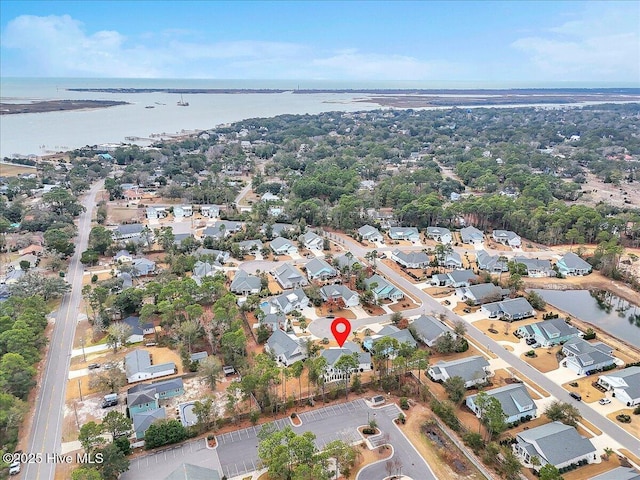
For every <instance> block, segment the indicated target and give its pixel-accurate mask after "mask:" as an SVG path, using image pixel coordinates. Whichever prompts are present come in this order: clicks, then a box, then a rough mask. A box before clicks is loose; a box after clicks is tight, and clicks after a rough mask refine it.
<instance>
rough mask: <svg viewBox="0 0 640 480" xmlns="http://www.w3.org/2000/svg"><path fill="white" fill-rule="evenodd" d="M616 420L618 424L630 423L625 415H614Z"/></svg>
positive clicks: (628, 416)
mask: <svg viewBox="0 0 640 480" xmlns="http://www.w3.org/2000/svg"><path fill="white" fill-rule="evenodd" d="M616 420H618V421H619V422H620V423H631V416H630V415H625V414H620V415H616Z"/></svg>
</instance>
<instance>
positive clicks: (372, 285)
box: [364, 274, 404, 301]
mask: <svg viewBox="0 0 640 480" xmlns="http://www.w3.org/2000/svg"><path fill="white" fill-rule="evenodd" d="M364 283H365V285H366V286H367V288H369V289H371V292H372V293H373V297H374V298H375V299H376V300H394V301H395V300H400V299H402V298H404V293H402V290H400V289H399V288H398V287H396V286H394V285H393V284H392V283H390V282H388V281H387V280H386V279H384V278H383V277H381V276H380V275H378V274H375V275H373V276H371V277H369V278H367V279H365V281H364Z"/></svg>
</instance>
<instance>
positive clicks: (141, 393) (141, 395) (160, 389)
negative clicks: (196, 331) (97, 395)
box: [127, 352, 206, 407]
mask: <svg viewBox="0 0 640 480" xmlns="http://www.w3.org/2000/svg"><path fill="white" fill-rule="evenodd" d="M205 353H206V352H205ZM178 389H184V383H183V382H182V379H181V378H171V379H169V380H163V381H162V382H156V383H141V384H139V385H134V386H133V387H131V388H130V389H128V390H127V405H128V406H129V407H131V406H132V405H139V404H142V403H149V402H153V401H154V400H155V398H156V394H158V395H160V394H161V393H164V392H167V391H169V390H178Z"/></svg>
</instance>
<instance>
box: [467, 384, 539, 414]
mask: <svg viewBox="0 0 640 480" xmlns="http://www.w3.org/2000/svg"><path fill="white" fill-rule="evenodd" d="M485 393H486V394H487V395H488V396H489V397H492V398H495V399H497V400H498V401H499V402H500V406H501V407H502V411H503V412H504V414H505V416H506V418H505V421H506V422H507V423H513V422H517V421H520V420H522V419H523V418H525V417H527V416H528V417H531V418H535V417H536V416H537V414H538V409H537V407H536V404H535V402H534V401H533V398H531V395H530V394H529V391H528V390H527V387H526V386H525V385H524V384H523V383H514V384H511V385H505V386H504V387H500V388H494V389H493V390H486V391H485ZM477 397H478V395H470V396H468V397H467V398H466V399H465V403H466V404H467V407H469V408H470V409H471V411H472V412H474V413H475V414H476V416H477V417H478V418H480V416H481V415H482V411H481V410H480V408H479V407H478V406H477V405H476V403H475V401H476V399H477Z"/></svg>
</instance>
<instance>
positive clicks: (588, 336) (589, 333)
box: [582, 328, 596, 340]
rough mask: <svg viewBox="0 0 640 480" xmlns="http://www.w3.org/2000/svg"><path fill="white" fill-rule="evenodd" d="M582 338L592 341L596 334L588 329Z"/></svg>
mask: <svg viewBox="0 0 640 480" xmlns="http://www.w3.org/2000/svg"><path fill="white" fill-rule="evenodd" d="M582 338H583V339H585V340H593V339H594V338H596V332H594V331H593V328H588V329H587V331H586V332H585V334H584V337H582Z"/></svg>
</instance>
